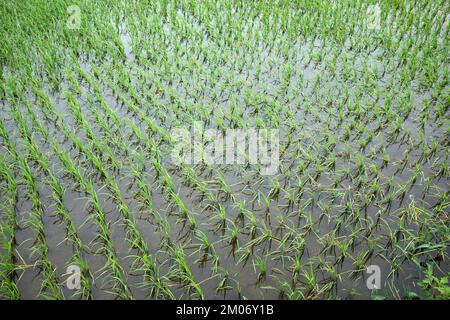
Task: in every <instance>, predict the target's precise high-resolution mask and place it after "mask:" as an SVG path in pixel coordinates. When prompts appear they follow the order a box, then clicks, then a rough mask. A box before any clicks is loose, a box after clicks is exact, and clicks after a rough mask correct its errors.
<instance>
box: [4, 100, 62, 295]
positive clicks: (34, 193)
mask: <svg viewBox="0 0 450 320" xmlns="http://www.w3.org/2000/svg"><path fill="white" fill-rule="evenodd" d="M9 94H10V97H9V98H10V100H9V101H10V103H11V105H10V107H11V112H12V114H13V117H14V120H15V121H16V124H17V127H18V129H19V131H20V134H21V136H22V137H23V140H24V144H25V147H27V148H28V156H24V155H23V154H22V153H21V152H18V151H17V149H16V148H15V146H14V145H12V144H11V146H12V147H13V148H15V151H12V153H13V154H16V155H17V157H16V158H14V161H15V162H16V163H17V164H18V166H19V168H20V181H21V183H23V184H24V185H25V186H26V194H27V197H29V198H30V199H31V202H32V210H31V212H30V217H29V219H27V220H26V221H25V223H26V225H27V227H31V228H32V230H33V231H34V234H35V238H34V239H33V246H32V247H31V250H30V251H31V257H32V258H35V262H34V265H33V267H35V268H36V269H38V270H39V272H40V275H41V276H42V283H41V289H40V292H39V294H40V295H41V296H42V297H44V298H49V299H60V298H64V295H63V293H62V290H61V287H60V284H59V283H58V278H57V275H56V269H55V267H54V266H53V265H52V263H51V261H50V259H49V257H48V250H49V248H48V245H47V241H46V237H45V231H44V223H43V220H42V216H43V215H44V213H45V207H44V204H43V203H42V201H41V197H40V191H39V187H38V182H37V181H36V179H35V176H34V175H33V173H32V169H31V168H30V166H29V164H28V160H27V158H28V157H32V154H33V151H35V150H37V148H36V146H35V145H34V143H35V142H34V141H33V140H32V139H31V134H30V132H29V129H28V127H27V124H26V122H25V119H24V118H23V117H22V114H21V112H20V110H19V109H18V101H17V100H15V99H14V97H13V96H12V93H9ZM30 146H31V148H30ZM24 150H27V149H25V148H24Z"/></svg>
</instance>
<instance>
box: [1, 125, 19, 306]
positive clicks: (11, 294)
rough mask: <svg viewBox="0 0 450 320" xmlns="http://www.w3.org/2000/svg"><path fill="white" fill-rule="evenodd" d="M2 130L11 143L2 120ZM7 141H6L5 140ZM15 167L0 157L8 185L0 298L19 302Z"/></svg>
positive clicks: (2, 171) (5, 195)
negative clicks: (16, 254)
mask: <svg viewBox="0 0 450 320" xmlns="http://www.w3.org/2000/svg"><path fill="white" fill-rule="evenodd" d="M0 130H1V132H2V134H1V135H2V137H3V139H4V141H9V137H8V135H7V132H6V130H5V128H4V125H3V121H2V120H1V119H0ZM5 139H6V140H5ZM13 172H14V171H13V165H8V163H7V162H6V159H5V157H4V156H3V155H0V175H1V178H2V180H3V181H5V184H6V185H2V190H4V197H5V198H4V200H3V203H2V204H1V205H0V209H1V210H2V211H3V212H4V214H5V218H4V219H2V221H1V222H0V233H1V236H2V240H1V248H2V252H1V254H0V279H1V280H0V298H1V299H10V300H17V299H20V292H19V289H18V287H17V284H16V280H15V279H16V277H17V271H18V270H17V268H18V266H17V265H16V257H15V253H14V249H15V246H16V238H15V231H16V230H17V228H18V222H17V217H16V213H15V207H16V205H17V200H18V199H17V182H16V180H15V179H14V176H13V174H14V173H13Z"/></svg>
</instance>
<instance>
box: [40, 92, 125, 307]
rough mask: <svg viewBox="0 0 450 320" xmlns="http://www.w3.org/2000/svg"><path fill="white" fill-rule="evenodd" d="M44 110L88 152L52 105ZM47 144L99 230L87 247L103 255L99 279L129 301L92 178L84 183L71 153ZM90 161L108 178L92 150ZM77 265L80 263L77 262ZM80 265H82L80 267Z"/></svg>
mask: <svg viewBox="0 0 450 320" xmlns="http://www.w3.org/2000/svg"><path fill="white" fill-rule="evenodd" d="M41 103H42V104H51V101H50V100H49V99H44V100H41ZM47 108H49V109H51V110H52V111H53V112H55V114H56V115H57V118H58V122H59V125H60V126H61V128H62V132H63V134H64V135H65V137H66V138H67V139H70V140H71V141H72V143H73V144H74V145H75V146H76V147H77V148H78V149H79V150H81V151H83V150H89V151H91V150H90V149H88V148H87V147H85V146H84V144H83V143H82V142H81V140H80V139H79V138H78V137H77V136H76V135H75V134H74V133H73V132H72V131H71V130H70V129H68V128H67V127H66V125H65V123H64V122H63V121H61V119H62V116H61V115H60V114H59V113H58V112H57V111H56V110H55V108H54V107H53V106H47ZM50 144H51V145H52V148H53V150H54V151H55V153H56V154H57V155H58V157H59V159H60V161H61V162H62V164H63V165H64V168H65V171H66V173H67V174H69V175H71V176H72V177H73V178H74V179H75V181H76V182H77V184H78V187H79V188H80V191H82V192H85V193H86V194H87V196H88V198H87V200H88V205H89V206H90V209H89V210H88V211H89V212H90V214H89V217H88V218H87V220H86V222H85V223H87V222H89V221H93V222H94V223H95V224H96V225H97V227H98V231H99V233H98V235H97V236H96V237H95V239H94V242H93V243H92V244H89V246H90V247H94V245H95V244H99V245H100V248H99V249H98V250H97V252H95V254H102V255H103V256H105V260H106V262H105V265H104V266H103V267H102V268H101V269H100V270H99V276H100V277H101V276H103V275H105V274H106V280H105V282H104V285H106V286H108V288H110V290H111V291H110V292H111V294H113V295H114V296H116V297H119V298H123V299H131V298H132V294H131V291H130V289H129V288H128V285H127V283H126V280H125V278H124V275H123V269H122V267H121V266H120V263H119V260H118V258H117V253H116V251H115V248H114V244H113V242H112V239H111V236H110V225H109V224H108V223H107V222H106V213H105V212H104V210H103V208H102V205H101V203H100V200H99V197H98V194H97V191H96V190H95V187H94V183H93V181H92V178H89V179H88V180H87V181H86V180H85V179H84V174H83V173H82V172H81V171H80V166H79V165H80V163H77V162H74V161H73V160H72V159H71V157H70V154H69V153H67V152H66V151H65V150H64V149H63V148H62V147H61V146H60V145H59V144H58V142H57V141H56V140H55V139H54V138H52V139H51V140H50ZM87 156H88V158H89V156H90V157H91V158H94V159H95V160H94V163H95V164H96V165H97V168H98V169H99V171H101V172H102V174H103V175H105V176H106V175H108V173H106V170H105V169H104V168H103V167H102V166H101V161H100V160H98V158H96V156H95V155H93V154H92V151H91V152H90V153H88V154H87ZM78 262H80V261H78ZM80 266H84V264H81V265H80ZM82 284H83V288H84V289H83V290H88V288H89V287H86V285H88V284H89V283H84V282H83V283H82Z"/></svg>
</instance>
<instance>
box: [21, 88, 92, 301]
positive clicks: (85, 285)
mask: <svg viewBox="0 0 450 320" xmlns="http://www.w3.org/2000/svg"><path fill="white" fill-rule="evenodd" d="M19 95H20V96H21V99H22V102H23V103H24V104H25V105H26V107H27V110H28V115H29V116H30V117H31V120H32V124H33V128H34V129H35V130H36V132H39V133H40V134H41V135H42V136H43V137H45V140H46V142H49V135H48V134H49V132H48V130H46V129H45V128H44V126H43V125H42V123H40V122H38V121H37V119H36V117H35V115H34V112H33V110H32V106H31V105H30V102H29V101H28V100H27V99H25V97H23V95H22V93H19ZM27 144H28V147H29V150H30V151H31V152H30V155H31V158H32V160H33V161H35V163H38V164H39V166H40V168H41V169H42V170H43V172H44V174H45V176H46V179H44V182H45V184H47V185H48V186H49V187H50V188H51V190H52V200H53V201H54V203H55V207H56V213H57V216H58V217H59V218H61V219H62V220H63V221H64V223H65V224H66V238H65V240H66V241H68V242H70V243H71V244H72V246H73V249H74V255H73V257H72V258H71V260H70V261H68V263H67V265H72V264H76V265H78V266H80V267H82V269H81V273H80V275H81V279H80V281H81V283H82V286H81V289H80V292H76V293H75V294H74V295H79V296H80V297H81V298H82V299H92V288H91V282H92V280H91V278H92V274H91V273H90V271H89V265H88V262H87V260H86V258H85V257H84V252H85V251H86V249H85V247H84V245H83V243H82V241H81V239H80V238H79V236H78V234H77V230H76V227H75V225H74V223H73V222H72V219H71V217H70V213H69V212H68V210H67V208H66V207H65V205H64V195H65V189H64V188H63V187H62V186H61V184H60V182H59V179H58V178H57V177H56V176H55V174H54V173H53V171H52V170H51V169H50V167H49V164H48V160H47V159H46V156H45V155H44V154H43V153H42V152H41V151H40V150H39V149H38V148H37V143H36V141H35V139H34V137H33V136H31V137H30V141H29V142H27Z"/></svg>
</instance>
